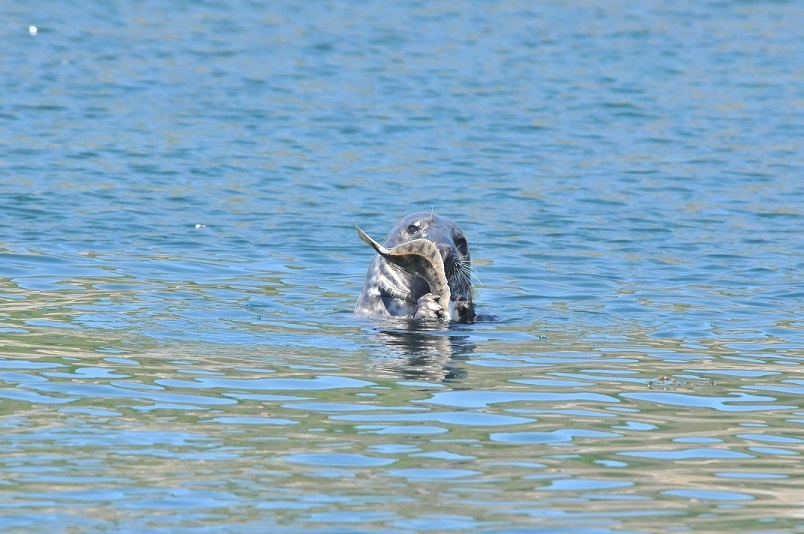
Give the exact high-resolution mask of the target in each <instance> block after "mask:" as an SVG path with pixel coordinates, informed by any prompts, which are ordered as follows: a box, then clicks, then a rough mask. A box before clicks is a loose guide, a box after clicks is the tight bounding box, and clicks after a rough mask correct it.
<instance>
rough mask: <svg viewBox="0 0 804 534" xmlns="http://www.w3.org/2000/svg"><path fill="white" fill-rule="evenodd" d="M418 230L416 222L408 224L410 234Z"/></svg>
mask: <svg viewBox="0 0 804 534" xmlns="http://www.w3.org/2000/svg"><path fill="white" fill-rule="evenodd" d="M418 231H419V227H418V226H416V225H415V224H411V225H410V226H408V233H409V234H415V233H416V232H418Z"/></svg>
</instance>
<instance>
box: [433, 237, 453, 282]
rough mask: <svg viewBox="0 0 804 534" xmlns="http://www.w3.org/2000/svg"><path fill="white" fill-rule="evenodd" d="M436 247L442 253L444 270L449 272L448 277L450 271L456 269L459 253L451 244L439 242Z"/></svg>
mask: <svg viewBox="0 0 804 534" xmlns="http://www.w3.org/2000/svg"><path fill="white" fill-rule="evenodd" d="M436 248H437V249H438V252H439V253H440V254H441V259H442V260H444V272H445V273H447V278H449V276H450V273H452V272H453V271H455V268H456V267H457V266H458V253H457V251H456V250H455V249H454V248H452V247H450V246H449V245H444V244H437V245H436Z"/></svg>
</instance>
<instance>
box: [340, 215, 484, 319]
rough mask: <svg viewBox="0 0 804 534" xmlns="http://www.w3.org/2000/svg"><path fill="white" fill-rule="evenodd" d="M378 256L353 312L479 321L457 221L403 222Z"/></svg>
mask: <svg viewBox="0 0 804 534" xmlns="http://www.w3.org/2000/svg"><path fill="white" fill-rule="evenodd" d="M358 234H359V235H360V238H361V239H363V241H365V242H366V243H368V244H369V245H371V246H372V247H373V248H374V249H375V250H376V251H377V253H378V254H377V256H375V257H374V259H373V260H372V262H371V264H370V265H369V268H368V271H367V272H366V279H365V282H364V284H363V290H362V292H361V293H360V298H359V299H358V301H357V305H356V306H355V312H356V313H360V314H364V315H375V316H410V317H413V318H416V319H438V318H441V319H452V320H456V321H460V322H464V323H471V322H474V320H475V313H474V304H473V303H472V284H471V275H470V268H471V258H470V256H469V244H468V242H467V240H466V236H465V235H464V233H463V230H461V228H460V226H458V225H457V224H455V222H454V221H452V220H450V219H448V218H446V217H441V216H438V215H435V214H434V213H429V212H419V213H412V214H410V215H408V216H407V217H405V218H404V219H402V220H401V221H399V223H397V225H396V226H394V227H393V228H392V229H391V231H390V232H389V233H388V236H386V238H385V240H384V241H383V243H382V245H379V244H378V243H377V242H376V241H374V240H373V239H371V238H370V237H368V236H367V235H366V234H365V233H364V232H363V231H362V230H360V228H358Z"/></svg>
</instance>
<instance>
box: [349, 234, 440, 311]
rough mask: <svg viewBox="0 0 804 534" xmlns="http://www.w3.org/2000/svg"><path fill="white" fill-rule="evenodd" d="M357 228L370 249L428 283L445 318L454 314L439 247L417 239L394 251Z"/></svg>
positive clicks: (396, 247) (430, 242)
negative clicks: (451, 309)
mask: <svg viewBox="0 0 804 534" xmlns="http://www.w3.org/2000/svg"><path fill="white" fill-rule="evenodd" d="M352 222H353V224H354V225H355V228H357V235H359V236H360V239H361V240H363V242H364V243H366V244H368V245H370V246H371V247H372V248H373V249H374V250H376V251H377V254H379V255H380V256H382V257H383V258H385V259H386V260H387V261H389V262H391V263H393V264H394V265H397V266H398V267H399V268H400V269H402V270H403V271H405V272H406V273H407V274H409V275H412V276H418V277H420V278H422V279H424V281H425V282H427V285H428V286H429V287H430V293H432V294H433V295H435V296H437V297H438V300H437V302H438V304H439V305H440V306H441V308H442V310H443V314H444V315H449V313H450V307H449V303H450V297H451V294H450V289H449V282H448V281H447V275H446V273H445V272H444V260H443V259H442V258H441V253H440V252H438V248H436V246H435V243H433V242H432V241H428V240H426V239H414V240H412V241H407V242H405V243H402V244H401V245H397V246H395V247H394V248H391V249H387V248H385V247H384V246H382V245H381V244H379V243H377V242H376V241H375V240H374V239H372V238H371V237H370V236H369V235H368V234H366V232H364V231H363V230H361V229H360V227H359V226H358V225H357V223H355V222H354V221H352Z"/></svg>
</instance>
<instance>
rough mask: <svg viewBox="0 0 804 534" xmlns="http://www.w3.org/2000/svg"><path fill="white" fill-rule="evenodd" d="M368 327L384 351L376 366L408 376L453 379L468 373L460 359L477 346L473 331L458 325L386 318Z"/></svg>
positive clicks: (469, 353) (431, 379) (417, 378)
mask: <svg viewBox="0 0 804 534" xmlns="http://www.w3.org/2000/svg"><path fill="white" fill-rule="evenodd" d="M378 323H381V324H379V325H375V326H374V327H369V329H370V330H373V332H374V333H375V334H376V338H377V339H378V340H379V341H380V343H382V346H383V348H384V349H385V350H383V352H384V354H383V355H382V356H380V357H377V358H376V359H375V361H374V366H375V368H376V369H378V370H383V371H385V372H387V373H388V374H389V375H391V376H395V377H398V378H401V379H405V380H424V381H451V380H459V379H462V378H465V377H466V369H465V366H463V367H460V366H459V365H458V363H459V362H460V361H461V360H465V359H466V358H467V357H468V356H469V355H471V353H472V352H473V351H474V350H475V344H474V343H473V342H472V340H471V337H470V332H469V331H468V330H467V329H466V328H462V327H461V326H459V325H454V324H450V325H446V324H441V323H438V322H421V321H409V320H406V319H396V320H393V319H385V320H383V321H381V322H380V321H378Z"/></svg>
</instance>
